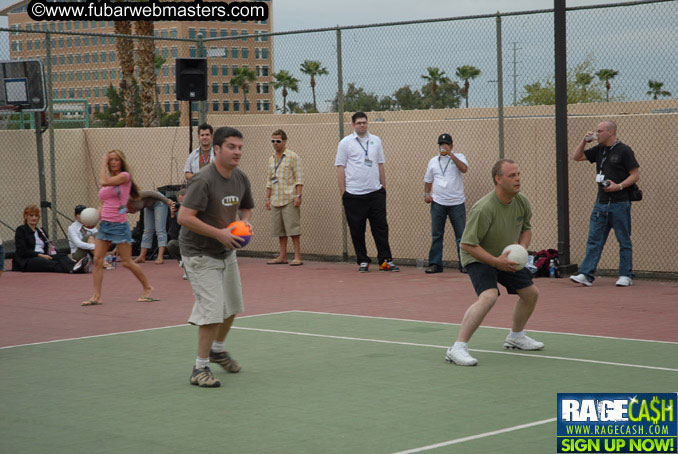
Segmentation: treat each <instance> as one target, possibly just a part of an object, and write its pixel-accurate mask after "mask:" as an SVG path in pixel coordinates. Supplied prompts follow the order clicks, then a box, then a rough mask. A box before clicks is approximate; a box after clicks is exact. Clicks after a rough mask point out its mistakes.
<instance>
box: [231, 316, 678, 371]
mask: <svg viewBox="0 0 678 454" xmlns="http://www.w3.org/2000/svg"><path fill="white" fill-rule="evenodd" d="M231 329H239V330H243V331H258V332H262V333H274V334H291V335H294V336H306V337H322V338H325V339H340V340H352V341H361V342H374V343H377V344H391V345H408V346H411V347H429V348H444V349H446V350H447V348H448V346H447V345H434V344H417V343H414V342H400V341H389V340H384V339H366V338H362V337H348V336H331V335H329V334H313V333H301V332H298V331H283V330H277V329H264V328H246V327H242V326H233V327H232V328H231ZM469 350H470V351H473V352H480V353H494V354H496V355H513V356H525V357H527V358H535V359H556V360H561V361H575V362H580V363H593V364H604V365H607V366H618V367H633V368H637V369H650V370H663V371H668V372H678V369H672V368H670V367H658V366H644V365H642V364H626V363H614V362H610V361H597V360H593V359H582V358H568V357H565V356H547V355H535V354H529V353H514V352H508V351H507V352H504V351H494V350H479V349H475V348H469Z"/></svg>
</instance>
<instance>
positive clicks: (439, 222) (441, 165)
mask: <svg viewBox="0 0 678 454" xmlns="http://www.w3.org/2000/svg"><path fill="white" fill-rule="evenodd" d="M452 143H453V142H452V136H450V135H449V134H447V133H444V134H440V136H438V152H439V154H438V156H435V157H433V158H431V160H430V161H429V162H428V167H427V169H426V175H425V176H424V193H425V194H424V202H426V203H430V204H431V237H432V241H431V249H430V250H429V253H428V264H429V267H428V268H426V273H427V274H434V273H442V272H443V237H444V235H445V223H446V222H447V219H448V218H449V219H450V222H451V223H452V228H453V229H454V236H455V239H456V243H457V256H458V257H460V258H459V270H460V271H461V272H464V268H463V267H462V266H461V256H460V255H459V243H460V242H461V236H462V234H463V233H464V227H465V226H466V205H465V204H464V202H465V201H466V199H465V197H464V183H463V181H462V174H464V173H466V171H467V170H468V161H467V160H466V157H465V156H464V154H463V153H452Z"/></svg>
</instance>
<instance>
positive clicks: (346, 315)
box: [288, 310, 678, 345]
mask: <svg viewBox="0 0 678 454" xmlns="http://www.w3.org/2000/svg"><path fill="white" fill-rule="evenodd" d="M288 312H299V313H307V314H318V315H336V316H339V317H355V318H373V319H375V320H394V321H400V322H415V323H428V324H430V325H447V326H461V325H460V324H459V323H450V322H432V321H430V320H414V319H411V318H395V317H379V316H376V315H354V314H339V313H335V312H316V311H299V310H297V311H288ZM481 328H489V329H501V330H507V329H510V328H503V327H500V326H486V325H482V326H481ZM528 331H530V332H531V333H543V334H561V335H563V336H579V337H592V338H596V339H611V340H624V341H634V342H650V343H656V344H673V345H678V342H675V341H662V340H653V339H634V338H632V337H613V336H596V335H595V334H578V333H565V332H559V331H539V330H536V329H531V330H528Z"/></svg>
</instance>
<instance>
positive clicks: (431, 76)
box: [421, 66, 468, 107]
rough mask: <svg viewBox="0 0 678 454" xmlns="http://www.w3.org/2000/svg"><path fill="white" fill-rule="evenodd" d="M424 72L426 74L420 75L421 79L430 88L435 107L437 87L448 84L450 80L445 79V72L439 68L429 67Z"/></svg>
mask: <svg viewBox="0 0 678 454" xmlns="http://www.w3.org/2000/svg"><path fill="white" fill-rule="evenodd" d="M426 71H427V72H428V74H424V75H422V76H421V78H422V79H424V80H426V81H427V82H428V84H427V85H430V86H431V93H432V94H433V106H435V104H436V101H438V97H437V93H438V86H439V85H442V84H444V83H447V82H450V78H449V77H447V76H446V75H445V71H441V70H440V68H435V67H433V68H432V67H430V66H429V67H428V68H426ZM433 106H432V107H433ZM467 107H468V106H467Z"/></svg>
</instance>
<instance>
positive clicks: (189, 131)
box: [187, 101, 193, 154]
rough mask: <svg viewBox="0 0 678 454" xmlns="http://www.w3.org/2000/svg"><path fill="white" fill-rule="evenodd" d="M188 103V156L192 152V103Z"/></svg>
mask: <svg viewBox="0 0 678 454" xmlns="http://www.w3.org/2000/svg"><path fill="white" fill-rule="evenodd" d="M187 102H188V154H191V152H192V151H193V101H187Z"/></svg>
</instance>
